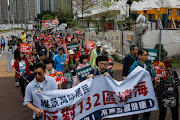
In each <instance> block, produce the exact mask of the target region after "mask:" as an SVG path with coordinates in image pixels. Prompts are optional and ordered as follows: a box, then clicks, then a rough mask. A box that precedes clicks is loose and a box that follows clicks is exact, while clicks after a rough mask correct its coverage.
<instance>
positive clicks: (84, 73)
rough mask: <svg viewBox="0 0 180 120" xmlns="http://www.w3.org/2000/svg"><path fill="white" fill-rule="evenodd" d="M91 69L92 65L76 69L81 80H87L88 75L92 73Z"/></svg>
mask: <svg viewBox="0 0 180 120" xmlns="http://www.w3.org/2000/svg"><path fill="white" fill-rule="evenodd" d="M91 70H92V68H91V65H89V66H86V67H84V68H81V69H79V70H76V73H77V75H78V78H79V80H80V81H82V80H85V79H86V78H87V76H88V75H89V74H90V71H91Z"/></svg>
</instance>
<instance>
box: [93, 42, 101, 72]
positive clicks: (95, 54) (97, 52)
mask: <svg viewBox="0 0 180 120" xmlns="http://www.w3.org/2000/svg"><path fill="white" fill-rule="evenodd" d="M101 51H102V50H101V43H100V42H96V48H95V49H94V50H92V52H91V57H90V65H91V67H92V68H95V67H96V58H97V56H98V55H99V54H100V53H101Z"/></svg>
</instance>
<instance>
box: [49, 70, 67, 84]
mask: <svg viewBox="0 0 180 120" xmlns="http://www.w3.org/2000/svg"><path fill="white" fill-rule="evenodd" d="M49 76H51V77H54V79H55V80H56V83H57V85H59V84H62V83H65V82H66V81H65V78H64V75H63V72H62V71H59V72H56V73H54V74H51V75H49Z"/></svg>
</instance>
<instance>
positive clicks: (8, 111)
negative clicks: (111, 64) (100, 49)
mask: <svg viewBox="0 0 180 120" xmlns="http://www.w3.org/2000/svg"><path fill="white" fill-rule="evenodd" d="M178 70H179V69H178ZM120 74H121V71H114V76H115V78H116V79H117V78H120ZM179 74H180V73H179ZM0 83H1V84H0V103H1V107H0V120H31V119H32V111H31V110H29V109H27V108H26V107H24V106H23V105H22V97H21V92H20V88H19V87H15V86H14V77H3V78H2V77H0ZM151 115H152V116H151V119H152V120H158V119H157V118H158V117H157V116H158V111H154V112H151ZM169 116H170V112H168V114H167V118H166V120H171V119H170V117H169ZM141 117H142V115H141ZM113 120H130V117H129V116H128V117H121V118H115V119H113Z"/></svg>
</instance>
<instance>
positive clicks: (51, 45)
mask: <svg viewBox="0 0 180 120" xmlns="http://www.w3.org/2000/svg"><path fill="white" fill-rule="evenodd" d="M44 46H45V48H47V49H50V48H52V47H53V44H52V41H51V40H44Z"/></svg>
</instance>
